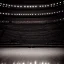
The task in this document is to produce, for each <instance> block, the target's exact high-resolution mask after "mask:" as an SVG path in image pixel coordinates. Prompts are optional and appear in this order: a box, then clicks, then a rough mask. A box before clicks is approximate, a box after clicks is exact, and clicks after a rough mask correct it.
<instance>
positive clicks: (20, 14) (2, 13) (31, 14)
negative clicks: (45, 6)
mask: <svg viewBox="0 0 64 64" xmlns="http://www.w3.org/2000/svg"><path fill="white" fill-rule="evenodd" d="M61 12H64V10H61V11H56V12H47V13H4V12H0V15H14V16H34V15H35V16H39V15H40V16H41V15H53V14H58V13H61Z"/></svg>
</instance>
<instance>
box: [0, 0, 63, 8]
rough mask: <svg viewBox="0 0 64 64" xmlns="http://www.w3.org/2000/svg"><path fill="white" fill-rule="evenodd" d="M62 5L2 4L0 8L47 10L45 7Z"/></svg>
mask: <svg viewBox="0 0 64 64" xmlns="http://www.w3.org/2000/svg"><path fill="white" fill-rule="evenodd" d="M62 4H64V1H62V2H57V3H52V4H46V5H11V4H4V3H0V6H2V7H8V8H11V7H14V8H47V7H55V6H59V5H62Z"/></svg>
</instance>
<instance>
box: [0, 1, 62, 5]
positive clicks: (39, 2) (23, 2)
mask: <svg viewBox="0 0 64 64" xmlns="http://www.w3.org/2000/svg"><path fill="white" fill-rule="evenodd" d="M58 1H62V0H0V2H3V3H11V4H47V3H53V2H58Z"/></svg>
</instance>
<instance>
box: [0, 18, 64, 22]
mask: <svg viewBox="0 0 64 64" xmlns="http://www.w3.org/2000/svg"><path fill="white" fill-rule="evenodd" d="M63 20H64V18H60V19H56V20H42V21H11V23H49V22H57V21H63ZM9 22H10V21H5V20H3V21H0V23H9Z"/></svg>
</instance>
